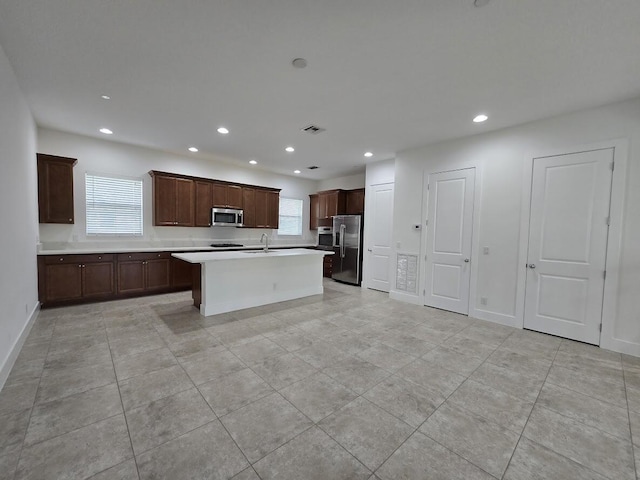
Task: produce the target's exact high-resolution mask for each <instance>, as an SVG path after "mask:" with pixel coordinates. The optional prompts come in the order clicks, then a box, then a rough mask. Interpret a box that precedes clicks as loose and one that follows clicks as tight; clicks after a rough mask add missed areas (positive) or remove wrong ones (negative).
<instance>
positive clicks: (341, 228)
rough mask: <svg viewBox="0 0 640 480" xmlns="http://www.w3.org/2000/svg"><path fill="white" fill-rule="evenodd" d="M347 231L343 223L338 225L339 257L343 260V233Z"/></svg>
mask: <svg viewBox="0 0 640 480" xmlns="http://www.w3.org/2000/svg"><path fill="white" fill-rule="evenodd" d="M346 230H347V226H346V225H345V224H344V223H343V224H341V225H340V257H341V258H344V232H345V231H346Z"/></svg>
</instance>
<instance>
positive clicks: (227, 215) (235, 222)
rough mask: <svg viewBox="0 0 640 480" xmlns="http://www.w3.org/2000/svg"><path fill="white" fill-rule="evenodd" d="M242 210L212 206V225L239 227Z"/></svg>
mask: <svg viewBox="0 0 640 480" xmlns="http://www.w3.org/2000/svg"><path fill="white" fill-rule="evenodd" d="M242 215H243V212H242V210H240V209H237V208H212V209H211V226H212V227H241V226H242Z"/></svg>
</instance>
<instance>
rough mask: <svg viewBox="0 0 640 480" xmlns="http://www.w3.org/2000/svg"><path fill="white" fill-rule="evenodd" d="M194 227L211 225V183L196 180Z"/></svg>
mask: <svg viewBox="0 0 640 480" xmlns="http://www.w3.org/2000/svg"><path fill="white" fill-rule="evenodd" d="M195 188H196V197H195V198H196V206H195V208H196V220H195V224H196V227H210V226H211V207H213V183H212V182H201V181H199V180H196V182H195Z"/></svg>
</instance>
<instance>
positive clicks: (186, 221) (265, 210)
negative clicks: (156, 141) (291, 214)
mask: <svg viewBox="0 0 640 480" xmlns="http://www.w3.org/2000/svg"><path fill="white" fill-rule="evenodd" d="M149 175H151V177H152V178H153V224H154V225H156V226H185V227H193V226H196V227H210V226H211V208H212V207H217V208H238V209H243V210H244V218H243V223H244V226H245V227H251V228H278V220H279V211H280V189H276V188H269V187H259V186H255V185H243V184H236V183H228V182H223V181H220V180H214V179H211V178H202V177H191V176H188V175H180V174H176V173H167V172H159V171H155V170H151V171H150V172H149ZM258 192H259V193H258ZM258 197H259V198H258Z"/></svg>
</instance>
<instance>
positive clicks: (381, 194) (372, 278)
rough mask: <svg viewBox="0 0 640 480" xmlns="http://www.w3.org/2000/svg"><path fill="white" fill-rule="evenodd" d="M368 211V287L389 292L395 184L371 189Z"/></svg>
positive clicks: (376, 186)
mask: <svg viewBox="0 0 640 480" xmlns="http://www.w3.org/2000/svg"><path fill="white" fill-rule="evenodd" d="M370 196H371V199H370V201H368V202H367V203H368V206H370V211H367V220H366V222H367V223H368V227H367V231H368V232H369V239H368V240H369V241H368V242H367V243H368V245H367V255H368V257H369V259H368V262H367V265H368V268H367V287H369V288H373V289H375V290H381V291H383V292H388V291H389V283H390V282H389V272H390V267H391V265H390V263H389V262H390V257H391V234H392V231H393V183H388V184H384V185H374V186H373V187H371V194H370Z"/></svg>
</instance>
